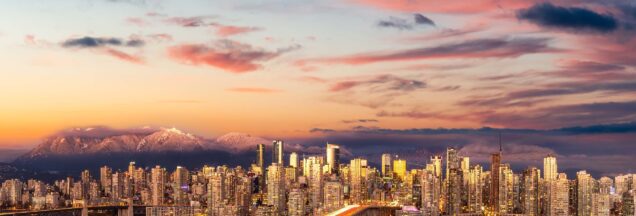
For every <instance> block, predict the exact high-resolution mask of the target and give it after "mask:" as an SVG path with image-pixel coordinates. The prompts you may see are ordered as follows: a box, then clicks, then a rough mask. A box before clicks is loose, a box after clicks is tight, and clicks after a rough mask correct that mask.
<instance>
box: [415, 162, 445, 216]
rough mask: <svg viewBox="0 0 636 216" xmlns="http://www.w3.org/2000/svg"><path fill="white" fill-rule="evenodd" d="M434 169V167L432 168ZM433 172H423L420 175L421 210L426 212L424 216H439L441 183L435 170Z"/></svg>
mask: <svg viewBox="0 0 636 216" xmlns="http://www.w3.org/2000/svg"><path fill="white" fill-rule="evenodd" d="M431 167H433V166H431ZM432 169H433V170H428V169H426V170H422V173H421V175H420V178H421V179H420V187H422V188H421V190H420V194H421V196H422V198H421V202H422V203H421V206H422V207H421V209H422V210H423V211H424V215H431V216H437V215H439V181H440V179H439V178H438V177H437V176H436V174H435V171H434V168H432Z"/></svg>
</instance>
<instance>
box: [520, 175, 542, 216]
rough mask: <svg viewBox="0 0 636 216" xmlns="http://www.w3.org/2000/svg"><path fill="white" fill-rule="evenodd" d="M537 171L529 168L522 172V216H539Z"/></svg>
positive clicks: (538, 177)
mask: <svg viewBox="0 0 636 216" xmlns="http://www.w3.org/2000/svg"><path fill="white" fill-rule="evenodd" d="M540 175H541V174H540V173H539V169H537V168H535V167H530V168H528V169H526V170H525V171H524V172H523V180H522V182H523V183H522V187H523V189H522V190H521V205H522V209H523V213H524V215H527V216H539V198H540V195H539V191H540V188H539V179H541V177H540Z"/></svg>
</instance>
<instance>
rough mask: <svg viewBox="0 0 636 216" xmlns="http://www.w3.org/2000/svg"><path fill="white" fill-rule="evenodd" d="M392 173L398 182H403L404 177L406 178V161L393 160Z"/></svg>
mask: <svg viewBox="0 0 636 216" xmlns="http://www.w3.org/2000/svg"><path fill="white" fill-rule="evenodd" d="M393 173H395V175H396V176H397V178H399V179H400V180H404V177H405V176H406V160H403V159H396V160H394V161H393Z"/></svg>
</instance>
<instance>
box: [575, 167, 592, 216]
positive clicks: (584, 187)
mask: <svg viewBox="0 0 636 216" xmlns="http://www.w3.org/2000/svg"><path fill="white" fill-rule="evenodd" d="M576 191H577V193H576V195H577V208H576V209H577V216H590V215H591V213H592V201H593V200H592V193H593V192H594V178H592V176H591V175H590V174H588V173H587V172H586V171H579V172H577V173H576Z"/></svg>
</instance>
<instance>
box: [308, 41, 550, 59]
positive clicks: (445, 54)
mask: <svg viewBox="0 0 636 216" xmlns="http://www.w3.org/2000/svg"><path fill="white" fill-rule="evenodd" d="M548 42H549V39H547V38H512V39H502V38H497V39H475V40H467V41H462V42H459V43H449V44H442V45H438V46H433V47H423V48H415V49H408V50H399V51H385V52H372V53H362V54H357V55H351V56H343V57H336V58H322V59H313V60H307V61H308V62H321V63H338V64H351V65H360V64H371V63H377V62H389V61H410V60H426V59H453V58H515V57H519V56H523V55H527V54H533V53H549V52H558V51H561V50H560V49H557V48H553V47H550V46H549V44H548Z"/></svg>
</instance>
